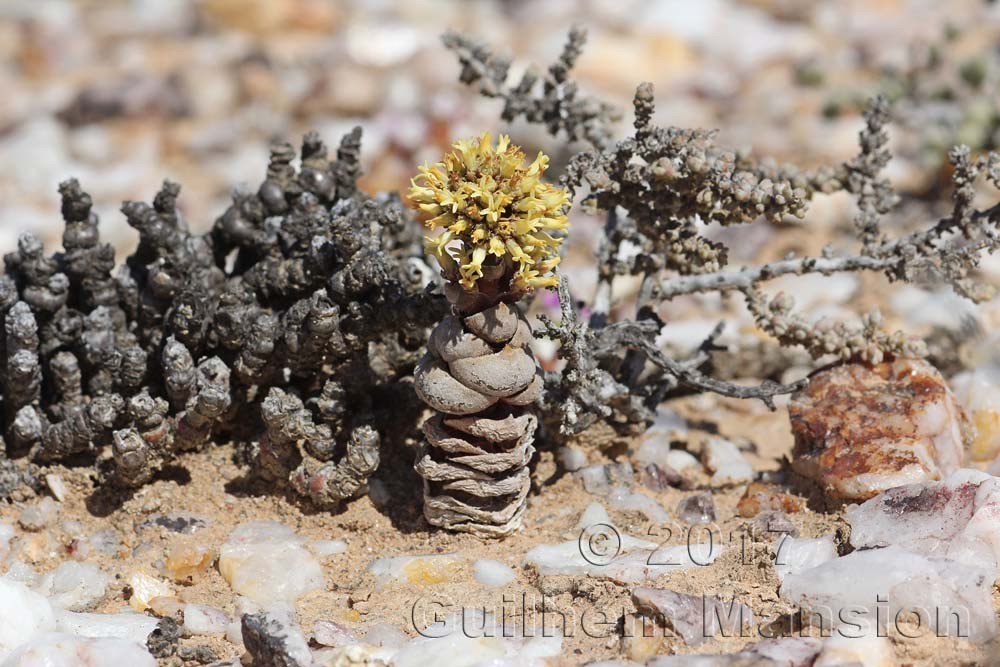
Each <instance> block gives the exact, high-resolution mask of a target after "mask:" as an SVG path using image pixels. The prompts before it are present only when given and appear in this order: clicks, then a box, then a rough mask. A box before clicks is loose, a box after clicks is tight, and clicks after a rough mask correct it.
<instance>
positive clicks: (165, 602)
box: [146, 595, 184, 619]
mask: <svg viewBox="0 0 1000 667" xmlns="http://www.w3.org/2000/svg"><path fill="white" fill-rule="evenodd" d="M146 611H150V612H153V614H155V615H156V616H157V617H158V618H165V617H167V616H169V617H170V618H172V619H181V618H183V616H184V601H183V600H181V599H180V598H178V597H174V596H172V595H161V596H159V597H155V598H153V599H152V600H150V601H149V608H148V609H147V610H146Z"/></svg>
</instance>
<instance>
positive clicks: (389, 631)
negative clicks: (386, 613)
mask: <svg viewBox="0 0 1000 667" xmlns="http://www.w3.org/2000/svg"><path fill="white" fill-rule="evenodd" d="M409 640H410V638H409V637H408V636H407V635H406V633H405V632H403V631H402V630H400V629H399V628H397V627H396V626H395V625H392V624H391V623H376V624H375V625H373V626H372V627H371V628H369V629H368V632H366V633H365V641H366V642H367V643H369V644H371V645H372V646H378V647H379V648H387V649H398V648H400V647H401V646H403V644H405V643H406V642H408V641H409Z"/></svg>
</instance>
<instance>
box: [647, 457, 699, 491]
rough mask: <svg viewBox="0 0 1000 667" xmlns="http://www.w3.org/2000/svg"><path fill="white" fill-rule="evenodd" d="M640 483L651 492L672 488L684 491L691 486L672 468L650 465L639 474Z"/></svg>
mask: <svg viewBox="0 0 1000 667" xmlns="http://www.w3.org/2000/svg"><path fill="white" fill-rule="evenodd" d="M639 481H640V482H642V485H643V486H645V487H646V488H647V489H649V490H650V491H664V490H666V489H670V488H676V489H683V488H688V487H690V484H689V483H688V481H687V480H686V479H684V477H682V476H681V474H680V473H679V472H677V471H676V470H674V469H673V468H670V467H666V468H664V467H661V466H660V465H658V464H656V463H649V464H647V465H646V467H645V468H643V469H642V472H641V473H639Z"/></svg>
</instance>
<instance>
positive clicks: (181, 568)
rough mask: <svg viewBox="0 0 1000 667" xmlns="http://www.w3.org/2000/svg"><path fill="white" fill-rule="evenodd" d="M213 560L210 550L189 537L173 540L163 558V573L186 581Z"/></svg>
mask: <svg viewBox="0 0 1000 667" xmlns="http://www.w3.org/2000/svg"><path fill="white" fill-rule="evenodd" d="M214 560H215V556H214V554H213V553H212V550H211V549H210V548H209V547H208V546H207V545H205V544H202V543H201V542H196V541H194V540H192V539H190V538H188V539H179V540H177V541H175V542H174V543H173V544H172V546H171V547H170V549H169V550H168V551H167V555H166V557H165V558H164V559H163V568H164V571H165V573H166V574H167V575H168V576H169V577H170V578H171V579H173V580H174V581H187V580H190V579H192V578H194V576H195V575H196V574H200V573H201V572H204V571H205V570H207V569H208V567H209V566H210V565H211V564H212V561H214Z"/></svg>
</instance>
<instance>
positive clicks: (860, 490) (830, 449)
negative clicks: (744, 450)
mask: <svg viewBox="0 0 1000 667" xmlns="http://www.w3.org/2000/svg"><path fill="white" fill-rule="evenodd" d="M788 410H789V416H790V418H791V424H792V432H793V434H794V435H795V449H794V451H793V456H792V468H793V469H794V470H795V471H796V472H798V473H799V474H801V475H804V476H805V477H808V478H811V479H813V480H815V481H816V482H817V483H819V484H820V486H821V487H822V488H823V490H824V492H825V493H826V494H827V496H828V497H830V498H833V499H841V500H866V499H868V498H871V497H873V496H875V495H877V494H878V493H880V492H882V491H884V490H886V489H889V488H892V487H895V486H900V485H902V484H911V483H914V482H925V481H929V480H936V479H941V478H942V477H943V476H945V475H947V474H949V473H951V472H952V471H954V470H956V469H958V468H959V467H961V465H962V462H963V459H964V452H965V448H966V447H967V446H968V445H969V443H970V442H971V440H972V438H973V436H974V428H973V426H972V424H971V422H970V420H969V418H968V416H967V415H966V414H965V411H964V410H963V409H962V407H961V405H960V404H959V403H958V401H957V400H956V398H955V396H954V394H953V393H952V392H951V389H949V388H948V384H947V383H946V382H945V380H944V378H943V377H942V376H941V374H940V373H938V371H937V370H936V369H935V368H934V367H933V366H931V365H930V364H929V363H927V362H926V361H922V360H914V359H896V360H894V361H887V362H883V363H880V364H876V365H869V364H862V363H848V364H841V365H837V366H832V367H829V368H825V369H823V370H820V371H818V372H816V373H815V374H813V375H812V377H811V378H810V379H809V384H808V385H806V387H805V389H803V390H802V391H800V392H798V393H797V394H795V395H794V396H793V397H792V401H791V403H790V405H789V409H788Z"/></svg>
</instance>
